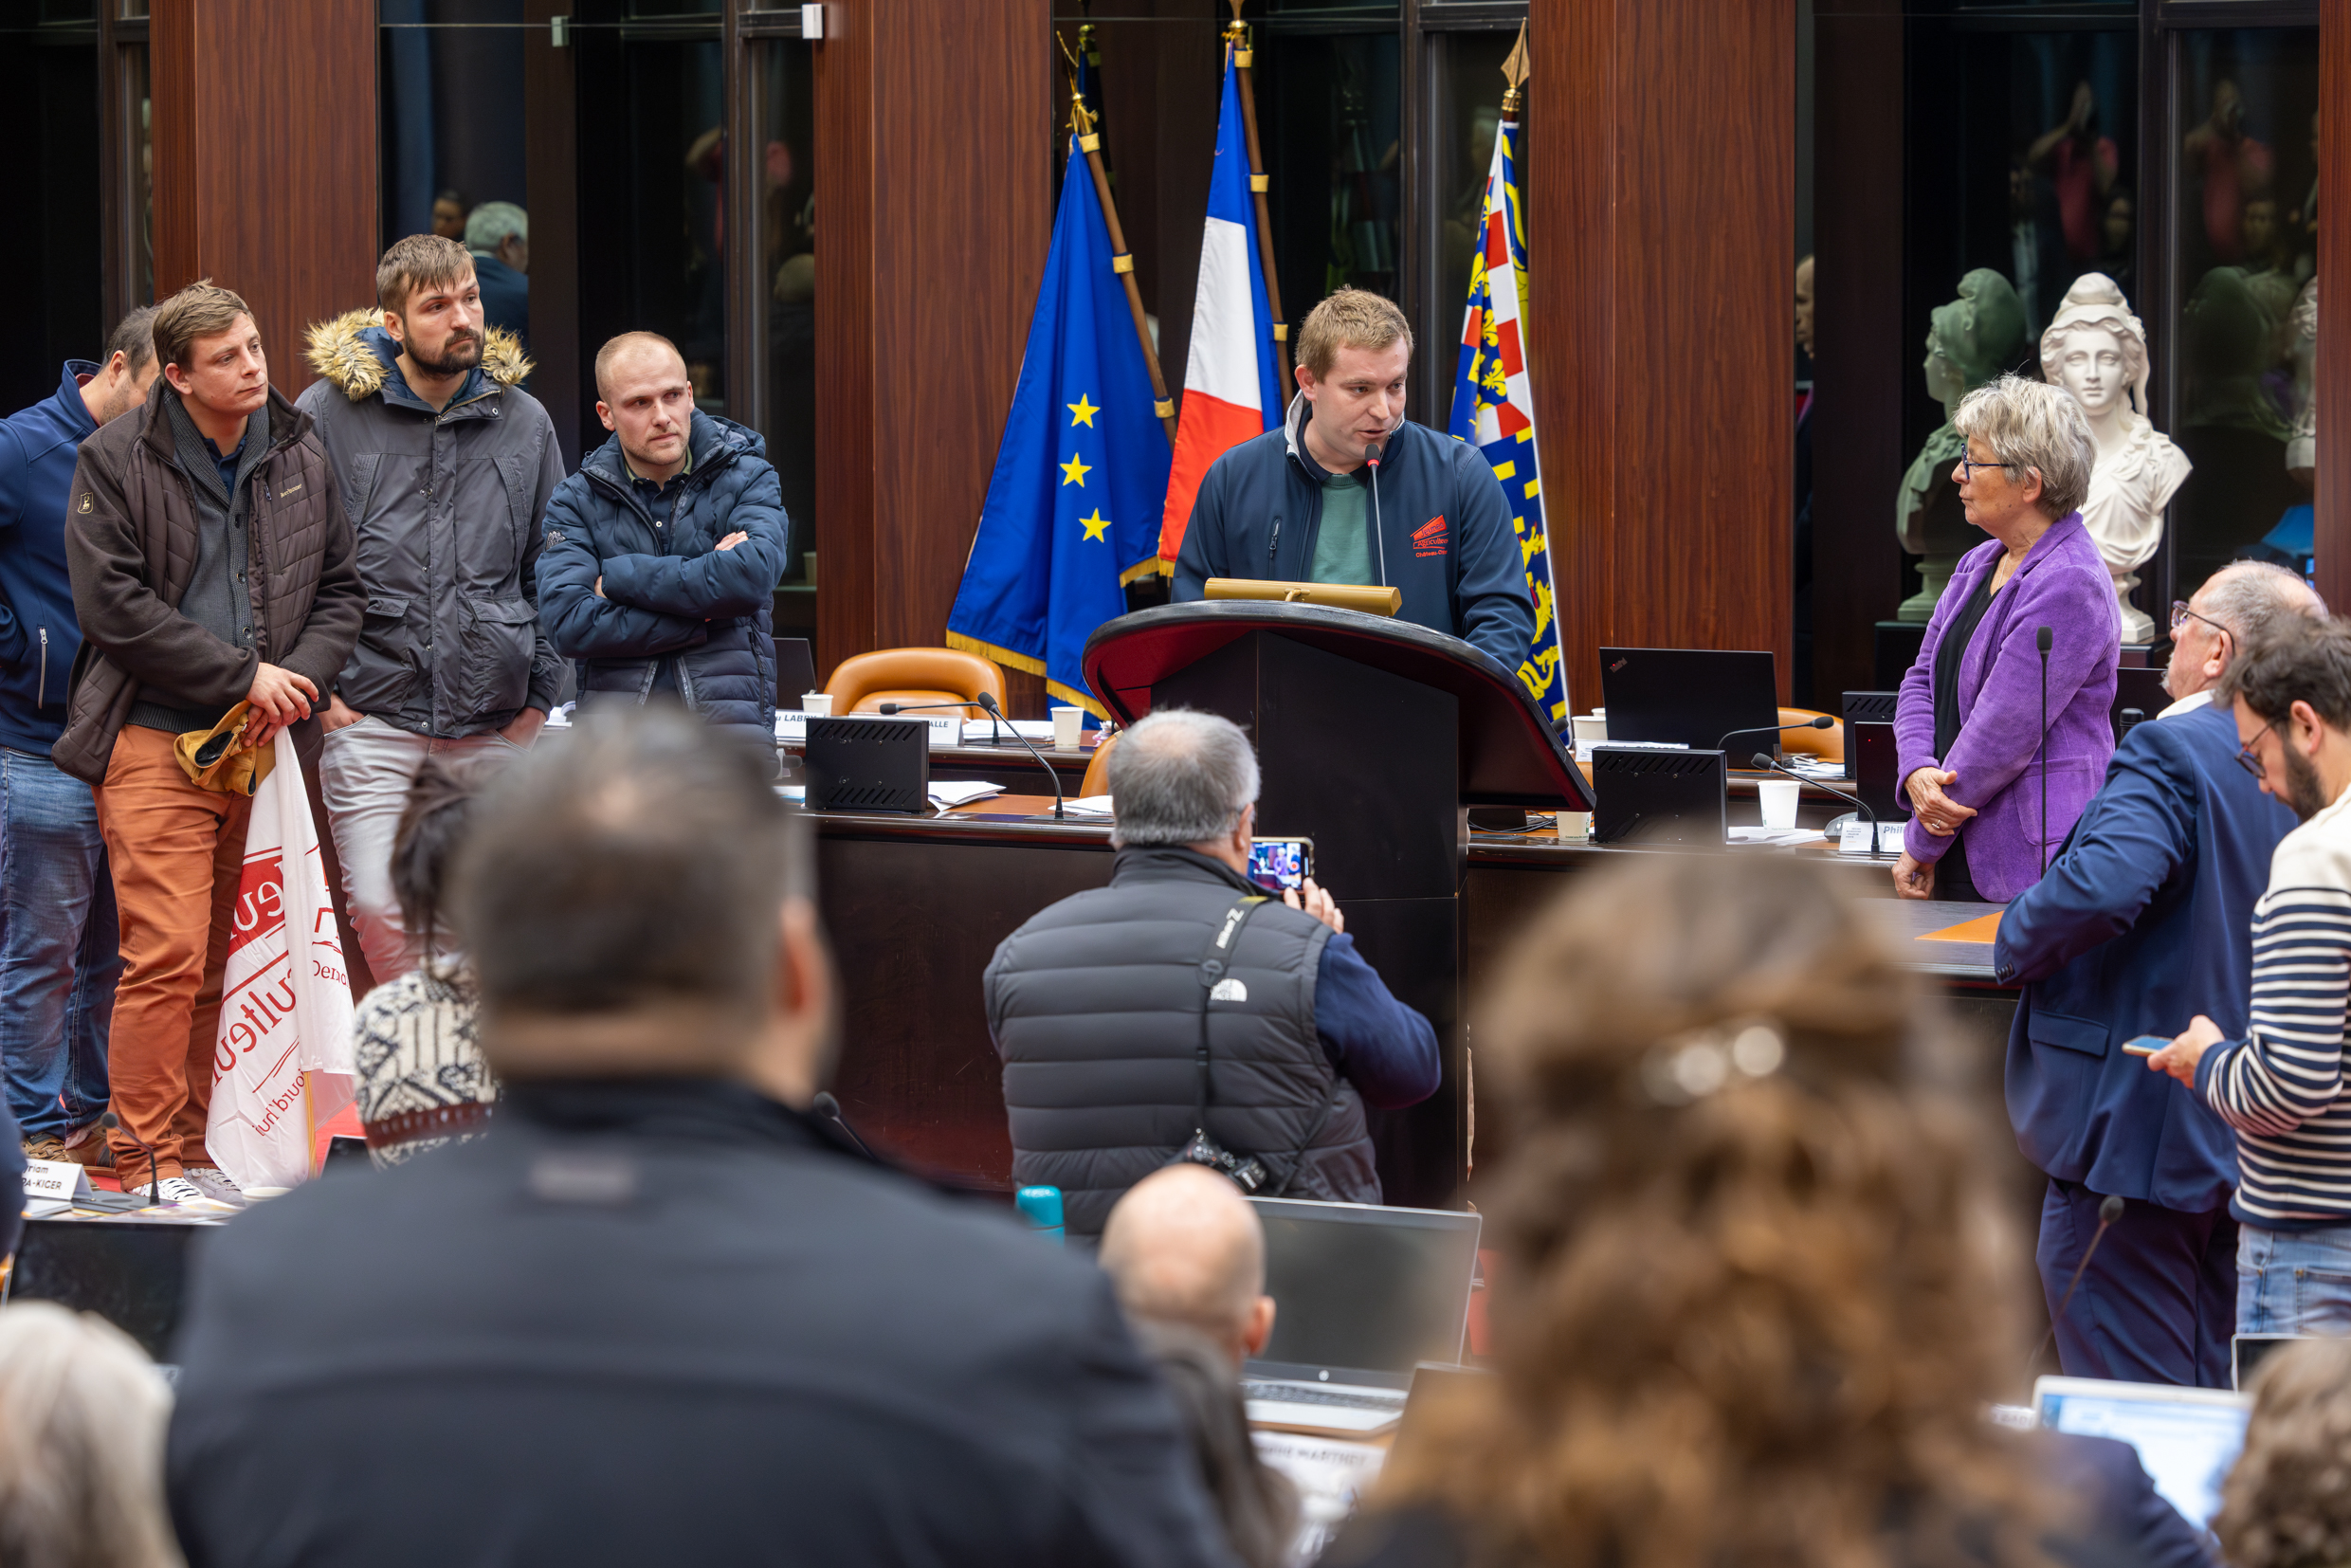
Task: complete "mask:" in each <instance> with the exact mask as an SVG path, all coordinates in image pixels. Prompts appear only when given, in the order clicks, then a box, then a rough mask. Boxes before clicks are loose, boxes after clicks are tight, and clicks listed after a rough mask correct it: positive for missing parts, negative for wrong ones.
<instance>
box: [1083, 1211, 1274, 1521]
mask: <svg viewBox="0 0 2351 1568" xmlns="http://www.w3.org/2000/svg"><path fill="white" fill-rule="evenodd" d="M1100 1261H1101V1263H1102V1266H1103V1272H1105V1273H1107V1274H1108V1275H1109V1276H1110V1280H1111V1284H1112V1285H1115V1286H1116V1287H1117V1289H1118V1292H1119V1304H1120V1305H1121V1307H1124V1308H1125V1309H1126V1317H1127V1322H1129V1323H1130V1324H1132V1325H1133V1327H1134V1329H1135V1337H1136V1339H1137V1340H1140V1341H1141V1343H1142V1347H1143V1350H1144V1352H1145V1353H1146V1354H1148V1355H1149V1356H1150V1357H1151V1358H1152V1359H1153V1360H1155V1361H1157V1363H1158V1367H1159V1377H1160V1380H1161V1381H1162V1382H1164V1383H1166V1385H1167V1388H1168V1392H1169V1393H1170V1394H1172V1395H1175V1408H1176V1410H1177V1412H1178V1413H1180V1414H1181V1416H1182V1418H1183V1423H1184V1429H1185V1431H1187V1432H1188V1433H1189V1434H1190V1436H1191V1438H1192V1448H1193V1456H1194V1459H1196V1460H1197V1461H1198V1462H1199V1466H1200V1473H1201V1475H1202V1476H1204V1477H1205V1478H1206V1479H1207V1481H1208V1489H1209V1495H1210V1496H1211V1497H1212V1498H1214V1499H1215V1501H1216V1508H1217V1511H1218V1513H1219V1514H1221V1515H1222V1516H1223V1518H1224V1522H1225V1533H1226V1535H1227V1536H1228V1537H1229V1538H1230V1541H1231V1542H1232V1549H1233V1551H1234V1552H1235V1553H1237V1554H1238V1555H1239V1556H1240V1558H1241V1559H1242V1560H1243V1561H1244V1562H1247V1563H1248V1564H1250V1565H1251V1568H1276V1565H1277V1564H1280V1563H1283V1562H1285V1561H1286V1560H1287V1553H1288V1549H1289V1547H1290V1545H1291V1543H1292V1540H1293V1537H1294V1534H1295V1531H1296V1528H1297V1522H1298V1499H1297V1494H1296V1493H1295V1492H1294V1491H1293V1490H1292V1489H1291V1487H1290V1485H1289V1483H1288V1482H1287V1481H1286V1480H1285V1479H1284V1478H1283V1477H1282V1476H1280V1475H1278V1474H1276V1473H1274V1472H1273V1471H1271V1470H1269V1469H1267V1468H1266V1467H1265V1466H1264V1465H1263V1464H1262V1463H1261V1462H1260V1461H1259V1460H1258V1457H1257V1449H1256V1446H1255V1445H1254V1444H1253V1443H1252V1442H1251V1441H1250V1439H1249V1434H1248V1414H1247V1411H1246V1408H1245V1406H1244V1405H1243V1403H1242V1400H1241V1388H1240V1383H1239V1381H1238V1378H1239V1375H1240V1372H1241V1368H1242V1365H1243V1363H1244V1362H1246V1361H1247V1360H1248V1358H1250V1357H1252V1356H1257V1355H1261V1354H1263V1353H1264V1351H1265V1348H1266V1344H1267V1341H1268V1340H1271V1339H1272V1338H1273V1298H1272V1297H1271V1296H1268V1295H1267V1294H1266V1293H1265V1290H1266V1231H1265V1227H1264V1226H1262V1225H1260V1224H1259V1223H1258V1221H1257V1211H1256V1210H1254V1209H1252V1208H1250V1207H1249V1203H1248V1199H1247V1198H1245V1197H1243V1196H1242V1195H1241V1192H1240V1189H1239V1188H1237V1187H1235V1186H1234V1185H1233V1184H1232V1182H1231V1180H1230V1178H1228V1177H1226V1176H1222V1175H1219V1174H1218V1173H1217V1172H1214V1171H1212V1170H1210V1169H1209V1168H1208V1167H1207V1166H1205V1165H1170V1166H1167V1167H1165V1168H1164V1169H1161V1170H1158V1171H1156V1172H1154V1173H1152V1174H1151V1175H1150V1176H1145V1177H1143V1179H1142V1180H1140V1181H1139V1182H1137V1183H1136V1184H1135V1185H1134V1186H1133V1187H1131V1188H1129V1189H1128V1190H1127V1194H1126V1195H1125V1196H1124V1197H1122V1198H1121V1199H1119V1201H1118V1204H1117V1206H1116V1207H1114V1208H1113V1209H1112V1210H1111V1211H1110V1219H1109V1222H1108V1224H1106V1225H1105V1226H1104V1227H1103V1238H1102V1252H1101V1254H1100Z"/></svg>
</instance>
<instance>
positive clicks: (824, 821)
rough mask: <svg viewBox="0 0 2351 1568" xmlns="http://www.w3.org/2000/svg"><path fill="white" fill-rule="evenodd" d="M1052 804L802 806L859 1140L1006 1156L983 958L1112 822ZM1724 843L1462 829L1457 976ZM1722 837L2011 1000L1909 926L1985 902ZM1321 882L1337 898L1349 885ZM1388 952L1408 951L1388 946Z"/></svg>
mask: <svg viewBox="0 0 2351 1568" xmlns="http://www.w3.org/2000/svg"><path fill="white" fill-rule="evenodd" d="M1035 776H1036V775H1035V773H1034V770H1033V767H1032V769H1031V771H1030V777H1031V778H1033V777H1035ZM1052 810H1053V799H1052V796H1051V795H1049V794H1035V793H1018V794H1011V793H1008V794H1002V795H996V796H993V797H992V798H990V799H987V800H981V801H975V802H973V803H971V804H970V805H968V806H961V807H957V808H956V809H954V810H953V811H946V812H943V813H939V814H935V815H927V816H920V817H912V816H885V815H867V814H863V813H854V812H823V811H820V812H814V813H811V816H812V818H813V821H814V826H815V828H816V836H817V846H816V848H817V877H818V888H819V898H820V901H821V903H822V905H823V910H824V918H825V922H826V927H827V930H828V933H829V936H830V939H831V941H832V944H833V949H834V953H835V955H836V958H837V961H838V963H839V966H840V969H841V972H842V973H843V974H844V975H850V976H853V977H855V983H852V984H851V985H849V986H848V987H847V996H846V999H845V1006H844V1032H843V1040H844V1046H843V1053H842V1060H841V1066H840V1071H839V1075H838V1078H837V1080H836V1082H835V1084H834V1085H833V1092H834V1093H835V1094H836V1095H838V1096H839V1097H840V1100H841V1103H842V1105H843V1107H844V1109H845V1111H846V1114H847V1117H848V1120H849V1121H850V1122H851V1123H852V1124H853V1125H855V1126H856V1127H857V1128H858V1130H859V1131H860V1133H861V1134H863V1135H864V1136H865V1137H866V1138H867V1139H868V1140H872V1141H874V1142H876V1143H877V1144H886V1145H888V1146H891V1147H892V1148H894V1149H896V1150H897V1151H898V1152H899V1153H901V1154H902V1155H904V1156H906V1157H907V1158H910V1159H912V1160H913V1161H914V1162H916V1163H917V1164H920V1165H923V1166H927V1167H930V1168H932V1169H934V1170H937V1171H939V1172H941V1173H942V1174H945V1175H948V1176H953V1177H955V1178H957V1179H959V1180H963V1181H967V1182H972V1183H975V1184H980V1185H987V1186H1002V1185H1004V1184H1005V1183H1006V1182H1007V1181H1008V1180H1009V1174H1010V1169H1011V1147H1010V1144H1009V1142H1008V1140H1007V1135H1006V1131H1005V1121H1004V1104H1003V1096H1002V1092H1001V1082H1002V1078H1001V1074H1002V1067H1001V1064H1000V1063H999V1062H998V1061H997V1059H996V1055H995V1049H994V1047H993V1043H992V1042H991V1040H990V1038H989V1033H988V1024H987V1018H986V1015H985V1009H984V1001H983V996H982V988H981V977H982V975H983V973H984V971H985V970H986V968H987V965H988V961H989V960H990V958H991V957H993V956H994V953H995V948H996V944H997V943H998V942H1000V941H1002V940H1003V939H1004V938H1005V937H1007V936H1009V935H1010V934H1011V932H1012V931H1013V930H1014V929H1015V928H1016V927H1018V926H1019V925H1020V924H1021V923H1022V922H1023V921H1027V920H1028V919H1029V918H1030V916H1031V915H1034V914H1035V913H1036V912H1037V911H1038V910H1040V909H1043V908H1044V907H1046V906H1047V905H1048V904H1050V903H1055V902H1056V901H1058V900H1061V899H1064V898H1067V897H1069V896H1070V895H1072V894H1075V893H1079V892H1083V891H1084V890H1086V889H1088V888H1093V887H1100V886H1102V885H1103V884H1105V883H1106V882H1108V880H1109V876H1110V866H1111V851H1110V825H1109V823H1108V822H1107V821H1105V820H1103V819H1101V818H1093V819H1080V818H1070V819H1067V820H1064V821H1060V822H1056V821H1054V820H1053V816H1052ZM1722 852H1724V851H1710V850H1682V849H1670V848H1615V847H1611V846H1607V845H1593V844H1584V843H1579V842H1562V841H1561V840H1560V839H1559V838H1558V834H1557V832H1556V831H1551V830H1546V831H1542V832H1536V833H1524V834H1494V833H1479V834H1475V835H1473V836H1472V837H1471V839H1470V842H1469V844H1468V847H1467V854H1466V857H1465V865H1464V866H1463V870H1462V881H1461V890H1460V897H1459V900H1458V901H1457V905H1456V916H1455V920H1456V925H1455V929H1456V932H1457V939H1458V941H1459V942H1460V944H1461V945H1460V951H1461V955H1462V963H1461V975H1462V981H1461V988H1460V994H1461V995H1462V996H1464V997H1470V998H1473V997H1475V996H1476V995H1477V994H1478V992H1479V990H1480V989H1481V986H1482V984H1483V981H1484V977H1485V975H1490V974H1491V973H1492V969H1493V966H1494V964H1495V963H1496V962H1497V961H1499V959H1500V957H1501V955H1502V953H1503V952H1504V950H1505V949H1506V948H1507V947H1508V946H1509V945H1510V943H1511V942H1512V941H1513V940H1514V939H1516V937H1517V936H1518V934H1519V933H1520V932H1521V931H1522V930H1524V929H1525V927H1526V923H1527V921H1529V920H1531V919H1533V918H1534V917H1535V915H1536V914H1537V912H1538V911H1540V909H1541V908H1542V907H1543V906H1545V905H1546V904H1548V903H1550V902H1551V901H1552V900H1554V899H1556V898H1558V895H1559V893H1560V891H1561V889H1562V888H1563V887H1564V886H1565V885H1566V884H1565V883H1564V882H1563V881H1562V874H1563V873H1573V872H1576V871H1579V870H1589V869H1595V868H1597V867H1599V866H1607V865H1611V864H1618V863H1621V862H1622V861H1623V860H1624V858H1625V857H1626V856H1628V855H1653V854H1675V853H1722ZM1729 852H1732V853H1740V854H1792V853H1812V854H1815V855H1819V854H1827V856H1828V858H1829V859H1830V860H1831V861H1832V864H1834V865H1835V866H1836V867H1837V874H1838V876H1839V879H1840V882H1841V883H1842V884H1844V885H1846V886H1848V887H1850V889H1851V891H1852V893H1853V895H1854V896H1855V897H1856V898H1858V899H1860V900H1862V901H1863V903H1864V907H1865V908H1866V909H1867V910H1868V918H1869V919H1871V920H1873V921H1881V922H1883V923H1884V925H1885V928H1886V932H1887V934H1888V935H1889V936H1890V937H1892V938H1894V939H1897V940H1899V941H1901V942H1904V943H1906V944H1909V947H1908V948H1907V949H1905V950H1906V951H1913V952H1914V962H1915V963H1916V965H1917V967H1918V969H1919V970H1920V972H1921V973H1923V974H1925V975H1931V976H1933V977H1935V978H1936V979H1937V980H1938V981H1940V982H1941V984H1942V985H1943V986H1945V987H1949V988H1953V989H1952V991H1951V994H1953V995H1954V996H1955V997H1959V998H1961V999H1962V1001H1961V1003H1960V1005H1962V1006H1975V1007H1977V1008H1978V1009H1979V1010H1982V1009H1991V1010H1998V1009H2002V1008H2006V1007H2008V1006H2009V1005H2010V1004H2009V1003H2008V1002H2007V1000H2006V999H2005V998H2006V995H2007V994H2006V993H2005V992H2003V991H2002V990H2001V989H2000V988H1998V987H1996V985H1995V984H1994V982H1993V978H1992V969H1991V957H1992V950H1991V947H1990V944H1989V942H1988V941H1969V940H1932V941H1918V940H1917V938H1919V937H1920V936H1922V935H1925V934H1928V933H1931V932H1936V931H1941V930H1945V929H1947V928H1949V927H1951V926H1953V925H1957V924H1959V923H1960V922H1962V921H1967V920H1969V919H1971V918H1975V917H1979V916H1982V915H1986V914H1989V913H1992V912H1993V906H1990V905H1974V904H1951V903H1908V902H1902V901H1897V900H1895V899H1894V898H1893V897H1892V893H1893V882H1892V879H1891V877H1890V876H1889V875H1888V867H1889V866H1890V862H1889V861H1887V860H1886V859H1883V858H1880V859H1868V858H1864V857H1860V856H1838V855H1834V854H1832V853H1829V852H1828V850H1827V847H1826V846H1821V847H1818V848H1814V849H1813V850H1809V851H1797V850H1788V849H1773V848H1763V847H1756V848H1741V849H1737V850H1733V851H1729ZM1335 891H1336V892H1337V894H1338V896H1339V898H1340V902H1341V903H1342V904H1343V903H1345V900H1346V889H1345V888H1343V887H1342V888H1339V889H1336V890H1335ZM1387 961H1390V962H1395V961H1408V960H1399V959H1397V958H1396V957H1394V956H1393V955H1392V956H1390V957H1388V959H1387ZM1966 998H1975V1000H1974V1001H1973V1002H1968V1001H1966V1000H1965V999H1966ZM1987 1016H1989V1015H1988V1014H1987ZM1989 1027H1991V1028H1994V1029H1996V1030H2000V1031H2001V1032H2003V1033H2004V1032H2005V1027H2006V1026H2005V1022H2004V1017H2003V1018H1990V1020H1989ZM1440 1034H1441V1036H1442V1037H1444V1038H1445V1040H1446V1053H1447V1061H1448V1063H1449V1067H1448V1070H1447V1072H1446V1075H1445V1083H1444V1086H1443V1087H1442V1088H1440V1090H1439V1094H1440V1096H1451V1097H1456V1098H1458V1099H1466V1096H1467V1071H1466V1058H1465V1057H1464V1056H1463V1054H1462V1042H1461V1040H1460V1039H1459V1038H1456V1037H1454V1036H1455V1031H1454V1030H1450V1029H1448V1030H1441V1031H1440ZM1479 1146H1480V1148H1482V1149H1484V1148H1487V1147H1489V1146H1490V1145H1489V1144H1488V1143H1487V1142H1486V1141H1484V1140H1482V1141H1481V1143H1480V1145H1479ZM1455 1196H1457V1191H1456V1190H1454V1189H1452V1188H1448V1189H1447V1190H1445V1191H1427V1192H1404V1191H1401V1190H1399V1191H1396V1192H1393V1193H1391V1194H1390V1197H1391V1199H1392V1200H1393V1201H1399V1202H1413V1203H1445V1202H1449V1201H1452V1200H1453V1198H1454V1197H1455Z"/></svg>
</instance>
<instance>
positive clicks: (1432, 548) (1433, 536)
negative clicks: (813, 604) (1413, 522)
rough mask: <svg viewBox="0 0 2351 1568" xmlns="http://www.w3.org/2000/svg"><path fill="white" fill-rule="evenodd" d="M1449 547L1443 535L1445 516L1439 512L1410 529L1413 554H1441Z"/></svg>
mask: <svg viewBox="0 0 2351 1568" xmlns="http://www.w3.org/2000/svg"><path fill="white" fill-rule="evenodd" d="M1449 548H1451V546H1450V545H1449V543H1448V542H1447V540H1446V537H1445V518H1444V516H1443V514H1441V513H1440V514H1439V515H1438V516H1436V517H1433V518H1431V519H1430V520H1428V521H1427V522H1424V523H1422V524H1421V525H1420V526H1419V527H1417V528H1415V529H1413V530H1412V554H1413V555H1415V556H1442V555H1444V554H1445V553H1446V551H1447V550H1449Z"/></svg>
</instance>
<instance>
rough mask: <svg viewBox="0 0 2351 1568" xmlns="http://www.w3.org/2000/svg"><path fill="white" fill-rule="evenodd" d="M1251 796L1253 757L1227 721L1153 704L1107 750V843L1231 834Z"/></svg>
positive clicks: (1184, 841) (1237, 730) (1253, 795)
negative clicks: (1112, 816) (1109, 815)
mask: <svg viewBox="0 0 2351 1568" xmlns="http://www.w3.org/2000/svg"><path fill="white" fill-rule="evenodd" d="M1256 798H1257V754H1256V753H1255V752H1254V751H1252V750H1250V749H1249V741H1248V736H1247V735H1245V734H1243V733H1242V731H1241V726H1240V725H1238V724H1236V723H1234V722H1233V721H1232V720H1230V719H1220V718H1218V717H1217V716H1216V715H1215V714H1212V713H1198V712H1195V711H1194V710H1193V709H1191V708H1161V709H1159V710H1158V711H1157V712H1156V713H1153V714H1152V715H1150V717H1148V718H1146V719H1144V720H1141V721H1140V722H1139V723H1138V724H1136V726H1135V727H1134V728H1133V729H1130V730H1128V731H1127V732H1126V733H1125V734H1124V735H1122V736H1121V737H1120V738H1119V744H1118V749H1117V750H1115V751H1113V752H1112V753H1111V754H1110V807H1111V811H1113V812H1114V813H1115V818H1116V820H1115V823H1114V825H1113V826H1112V828H1111V830H1110V842H1111V844H1112V845H1114V846H1116V847H1117V848H1126V847H1127V846H1128V845H1130V844H1131V845H1145V844H1199V843H1202V842H1204V841H1205V840H1208V839H1212V838H1221V837H1222V836H1223V835H1225V834H1226V833H1229V832H1230V831H1232V825H1233V823H1234V821H1236V820H1237V819H1238V818H1239V817H1240V815H1241V813H1242V811H1246V810H1247V809H1248V805H1249V803H1250V802H1251V801H1254V800H1255V799H1256Z"/></svg>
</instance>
